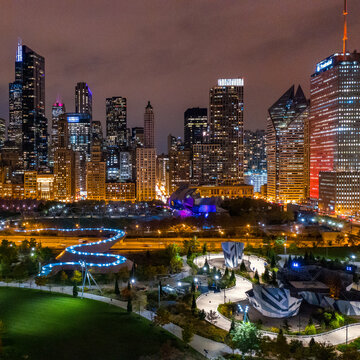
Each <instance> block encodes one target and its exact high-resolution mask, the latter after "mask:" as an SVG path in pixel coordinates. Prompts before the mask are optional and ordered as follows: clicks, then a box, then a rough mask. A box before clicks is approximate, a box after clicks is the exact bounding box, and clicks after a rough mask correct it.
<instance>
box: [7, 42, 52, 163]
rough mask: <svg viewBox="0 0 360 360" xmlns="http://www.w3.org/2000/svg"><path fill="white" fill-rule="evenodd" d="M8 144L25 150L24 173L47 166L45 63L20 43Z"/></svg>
mask: <svg viewBox="0 0 360 360" xmlns="http://www.w3.org/2000/svg"><path fill="white" fill-rule="evenodd" d="M9 140H10V141H12V142H14V143H15V144H16V146H17V147H18V148H19V150H20V151H21V150H22V153H23V160H24V169H25V170H31V169H39V168H42V167H46V166H47V161H48V157H47V150H48V149H47V146H48V143H47V141H48V136H47V119H46V117H45V59H44V58H43V57H42V56H40V55H39V54H37V53H36V52H34V51H33V50H31V49H30V48H28V47H27V46H25V45H22V44H21V43H20V42H19V44H18V47H17V53H16V61H15V81H14V82H13V83H11V84H10V85H9Z"/></svg>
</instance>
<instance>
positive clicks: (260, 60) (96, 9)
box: [0, 0, 360, 152]
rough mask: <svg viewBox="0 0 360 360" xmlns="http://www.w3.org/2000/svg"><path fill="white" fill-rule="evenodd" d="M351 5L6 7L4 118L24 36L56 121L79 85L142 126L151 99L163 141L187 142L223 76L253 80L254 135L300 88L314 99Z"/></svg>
mask: <svg viewBox="0 0 360 360" xmlns="http://www.w3.org/2000/svg"><path fill="white" fill-rule="evenodd" d="M348 2H349V5H348V8H349V11H350V14H349V39H350V40H349V49H350V50H354V49H356V48H358V49H359V51H360V22H359V21H358V19H359V16H360V1H358V0H349V1H348ZM342 6H343V1H342V0H232V1H230V0H162V1H160V0H142V1H140V0H127V1H123V0H57V1H54V0H1V10H0V34H1V37H0V42H1V52H0V62H1V67H0V117H4V118H6V119H8V83H9V82H11V81H13V80H14V60H15V52H16V44H17V38H18V37H21V38H22V39H23V44H25V45H27V46H29V47H30V48H32V49H33V50H34V51H36V52H37V53H39V54H40V55H42V56H44V57H45V60H46V102H47V108H46V115H47V117H48V118H49V119H50V118H51V110H50V109H51V105H52V103H53V102H54V100H55V99H56V97H57V96H59V97H60V99H61V100H62V101H63V102H65V104H66V109H67V111H74V86H75V84H76V82H78V81H86V82H87V83H88V84H89V86H90V88H91V90H92V92H93V113H94V116H93V118H94V119H95V120H101V121H103V124H104V119H105V98H106V97H111V96H124V97H126V98H127V100H128V126H130V127H132V126H141V125H142V123H143V112H144V107H145V105H146V102H147V100H151V102H152V104H153V106H154V111H155V121H156V125H155V126H156V143H157V147H158V152H159V151H166V137H167V135H168V134H169V133H172V134H173V135H176V136H183V113H184V111H185V110H186V108H188V107H194V106H203V107H207V106H208V93H209V88H210V87H211V86H213V85H215V84H216V83H217V79H218V78H219V77H238V76H242V77H244V78H245V109H246V110H245V128H250V129H256V128H265V123H266V116H267V108H268V107H269V106H271V105H272V103H273V102H275V101H276V100H277V98H279V97H280V95H282V93H283V92H284V91H285V90H287V88H288V87H290V86H291V85H292V84H293V83H296V84H298V83H300V84H301V85H302V86H303V89H304V90H305V92H306V94H309V77H310V74H311V73H312V72H313V71H314V68H315V64H316V62H318V61H320V60H322V59H324V58H326V57H327V56H329V55H331V54H332V53H334V52H339V51H341V49H342V47H341V46H342V43H341V39H342V25H343V23H342V21H343V20H342V15H341V13H342Z"/></svg>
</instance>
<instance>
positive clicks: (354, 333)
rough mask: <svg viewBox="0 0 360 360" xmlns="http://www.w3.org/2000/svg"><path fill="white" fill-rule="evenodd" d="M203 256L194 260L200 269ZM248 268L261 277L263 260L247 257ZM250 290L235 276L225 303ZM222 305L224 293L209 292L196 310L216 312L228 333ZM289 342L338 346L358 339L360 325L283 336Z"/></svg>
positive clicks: (243, 295) (219, 324) (228, 326)
mask: <svg viewBox="0 0 360 360" xmlns="http://www.w3.org/2000/svg"><path fill="white" fill-rule="evenodd" d="M220 257H221V255H220V254H216V255H211V257H210V260H209V258H208V263H209V264H210V265H211V259H218V258H220ZM205 258H206V257H205V256H199V257H197V258H195V259H194V263H195V264H196V265H197V266H199V267H202V266H204V263H205ZM249 261H250V264H251V265H250V266H251V267H255V269H256V270H258V273H259V275H261V274H262V273H263V272H264V269H265V267H263V266H264V259H261V258H257V257H256V256H249ZM251 288H252V283H251V282H250V281H249V280H247V279H245V278H243V277H241V276H237V275H236V286H235V287H233V288H231V289H229V290H226V292H225V295H226V299H225V300H226V302H229V301H231V302H238V301H241V300H244V299H246V295H245V292H246V291H248V290H250V289H251ZM223 303H224V292H223V291H222V292H218V293H214V292H209V293H206V294H203V295H201V296H199V297H198V298H197V307H198V309H203V310H205V311H206V312H209V311H210V310H212V311H216V313H217V315H218V316H219V317H218V319H217V320H216V323H214V325H216V326H217V327H219V328H221V329H224V330H226V331H229V329H230V325H231V321H230V320H229V319H228V318H226V317H224V316H223V315H221V314H220V313H219V312H218V311H217V308H218V306H219V305H220V304H223ZM261 333H262V334H263V335H264V336H269V337H270V338H275V337H276V336H277V334H276V333H273V332H269V331H261ZM285 336H286V337H287V338H288V339H289V340H292V339H296V340H300V341H301V342H302V343H303V344H308V343H309V342H310V340H311V338H314V340H315V341H317V342H321V343H326V344H331V345H339V344H344V343H345V342H346V339H347V340H348V341H352V340H354V339H356V338H358V337H360V323H357V324H350V325H348V326H343V327H341V328H338V329H335V330H331V331H328V332H324V333H321V334H316V335H285Z"/></svg>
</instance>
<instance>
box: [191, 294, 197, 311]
mask: <svg viewBox="0 0 360 360" xmlns="http://www.w3.org/2000/svg"><path fill="white" fill-rule="evenodd" d="M195 311H196V299H195V294H193V296H192V302H191V312H192V313H193V314H195Z"/></svg>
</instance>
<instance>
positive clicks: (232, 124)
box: [208, 79, 244, 185]
mask: <svg viewBox="0 0 360 360" xmlns="http://www.w3.org/2000/svg"><path fill="white" fill-rule="evenodd" d="M243 125H244V79H219V80H218V85H217V86H215V87H213V88H212V89H210V116H209V126H208V130H209V142H210V143H213V144H219V145H220V146H221V157H220V160H221V162H222V173H221V177H220V179H219V183H220V184H223V185H238V184H241V183H243V181H244V145H243V137H244V134H243Z"/></svg>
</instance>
